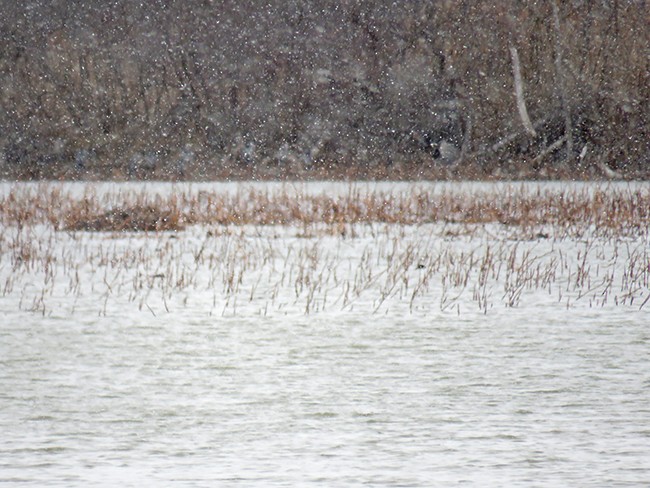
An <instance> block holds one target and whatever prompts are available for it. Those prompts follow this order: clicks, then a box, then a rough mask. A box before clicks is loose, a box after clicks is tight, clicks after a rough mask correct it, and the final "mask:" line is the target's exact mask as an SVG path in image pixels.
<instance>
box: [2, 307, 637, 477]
mask: <svg viewBox="0 0 650 488" xmlns="http://www.w3.org/2000/svg"><path fill="white" fill-rule="evenodd" d="M649 340H650V332H649V331H648V328H647V315H646V314H640V313H630V311H629V310H627V311H626V310H625V309H622V310H620V312H619V311H616V310H614V311H610V312H608V313H606V314H603V313H597V312H594V311H593V310H570V311H567V312H566V313H565V314H564V315H563V314H547V315H544V314H541V313H533V314H531V313H530V312H526V310H523V309H522V310H517V309H506V310H498V311H495V312H494V313H491V314H488V315H487V316H482V315H475V316H468V317H463V316H461V317H460V318H458V317H454V315H453V314H449V315H440V316H437V317H431V318H425V317H422V316H420V317H417V316H405V317H402V318H400V317H395V316H393V317H385V318H383V319H375V318H373V319H372V320H368V319H367V318H366V317H364V316H362V315H359V316H356V315H355V314H353V313H347V314H340V315H338V316H337V315H327V316H326V315H320V316H319V315H315V316H309V317H301V316H295V317H293V318H291V317H289V318H281V317H275V318H273V317H270V318H268V317H259V318H248V319H246V318H237V317H219V318H205V317H202V318H194V317H192V316H191V315H189V316H183V314H168V315H164V316H159V317H156V318H152V317H147V316H146V315H145V314H144V313H142V314H133V315H132V316H131V318H130V319H128V318H124V319H120V320H119V321H118V320H115V319H111V318H109V317H100V318H97V317H91V318H87V319H86V318H79V317H77V318H74V319H56V318H52V317H49V318H48V317H45V318H43V317H39V316H36V315H34V314H27V313H19V312H15V313H11V314H8V315H7V318H6V320H5V321H4V325H3V326H2V328H1V329H0V357H1V358H2V359H0V379H1V383H2V385H3V388H2V392H1V393H0V430H1V431H2V438H1V440H0V483H4V484H8V485H14V484H15V485H20V486H45V485H47V486H67V487H69V486H91V485H92V486H115V485H118V484H119V485H121V486H143V485H150V486H168V485H173V486H314V485H318V486H360V485H370V486H457V485H470V486H641V485H643V484H644V483H647V482H648V481H649V480H650V462H649V461H650V427H648V426H650V404H649V403H648V395H647V391H648V389H649V387H650V356H649V354H648V352H649V349H648V341H649Z"/></svg>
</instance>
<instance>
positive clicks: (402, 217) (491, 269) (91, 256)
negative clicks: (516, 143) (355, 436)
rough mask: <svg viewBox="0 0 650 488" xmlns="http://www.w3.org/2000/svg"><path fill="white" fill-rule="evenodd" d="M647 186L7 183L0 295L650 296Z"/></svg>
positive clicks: (61, 298) (512, 300) (255, 304)
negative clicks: (336, 189) (179, 188)
mask: <svg viewBox="0 0 650 488" xmlns="http://www.w3.org/2000/svg"><path fill="white" fill-rule="evenodd" d="M649 200H650V196H649V195H648V192H647V191H636V190H635V191H632V190H626V191H624V192H617V191H613V190H609V191H600V190H593V191H591V192H587V191H584V192H577V191H573V192H572V191H561V192H541V191H537V192H526V191H516V190H509V191H508V192H505V193H502V194H497V193H490V192H484V193H478V192H477V193H476V194H470V195H468V194H461V193H453V192H428V191H425V190H421V189H413V190H412V191H408V192H403V193H382V192H376V191H371V192H362V191H360V190H355V189H350V190H349V191H348V192H347V193H344V194H342V195H339V196H336V195H326V194H318V195H310V194H301V193H295V194H292V193H290V192H288V191H286V190H280V191H276V192H270V191H260V190H253V189H247V190H239V191H237V192H235V193H230V194H226V193H223V194H219V193H216V192H205V191H201V192H194V193H192V192H189V191H188V192H177V193H175V194H172V195H167V196H161V195H152V194H150V193H146V192H144V191H141V192H140V191H138V192H124V191H114V192H108V193H105V194H102V195H98V194H96V193H93V192H91V191H86V192H85V193H83V194H81V195H77V196H75V195H73V194H72V193H69V192H64V191H62V190H61V189H60V188H55V187H53V188H50V187H48V186H46V185H44V186H42V187H39V188H38V189H37V191H27V190H24V189H23V190H21V189H14V190H12V191H10V192H8V193H7V194H5V195H4V196H2V197H1V198H0V228H1V229H2V232H1V233H0V250H1V252H0V297H1V298H2V299H3V300H4V301H5V302H7V300H10V301H11V300H12V299H13V303H14V304H15V306H17V308H19V309H21V310H31V311H34V312H39V313H42V314H51V313H63V312H62V311H63V310H65V311H67V312H68V313H74V312H75V311H77V310H79V309H83V310H84V313H86V312H87V311H88V310H89V309H92V310H94V311H95V312H96V313H99V314H100V315H106V314H109V313H111V312H115V311H118V310H119V311H122V310H128V309H129V307H133V306H135V307H136V308H137V309H139V310H144V311H145V312H147V313H149V312H150V313H152V314H154V315H155V314H159V313H165V312H168V311H171V310H178V309H184V308H188V309H195V308H199V309H201V310H203V311H205V312H206V313H208V314H210V315H232V314H235V315H237V314H250V313H254V314H259V315H266V314H269V313H290V312H300V313H306V314H310V313H317V312H322V311H343V312H350V311H354V310H356V311H363V312H364V313H367V314H373V313H375V314H377V313H389V311H391V310H398V311H400V313H420V312H427V311H431V310H437V311H439V312H447V313H448V312H453V313H461V311H466V310H467V309H468V307H471V308H474V310H478V311H480V312H482V313H488V312H489V311H490V310H491V309H493V308H494V307H498V306H503V307H507V308H511V307H519V306H522V305H525V304H528V303H531V302H530V300H532V302H533V303H537V302H540V301H541V302H544V303H547V304H550V305H553V304H555V305H554V306H560V307H569V308H570V307H573V306H579V305H580V304H584V305H586V306H589V307H606V306H631V307H633V308H636V309H642V308H644V307H645V306H647V303H648V296H650V295H649V281H650V257H649V248H648V223H649V210H648V209H650V201H649Z"/></svg>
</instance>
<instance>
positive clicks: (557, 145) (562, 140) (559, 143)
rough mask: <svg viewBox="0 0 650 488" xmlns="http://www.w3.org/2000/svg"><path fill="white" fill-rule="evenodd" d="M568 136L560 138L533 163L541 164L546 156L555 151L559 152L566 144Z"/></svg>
mask: <svg viewBox="0 0 650 488" xmlns="http://www.w3.org/2000/svg"><path fill="white" fill-rule="evenodd" d="M566 140H567V139H566V136H563V137H560V138H559V139H558V140H557V141H555V142H554V143H553V144H551V145H550V146H548V147H547V148H546V149H544V150H543V151H541V152H540V153H539V154H538V155H537V156H536V157H535V159H533V163H539V162H540V161H541V160H542V159H544V158H545V157H546V156H548V155H549V154H551V153H552V152H554V151H557V150H558V149H560V148H561V147H562V145H563V144H564V143H565V142H566Z"/></svg>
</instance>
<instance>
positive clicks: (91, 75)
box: [0, 0, 650, 179]
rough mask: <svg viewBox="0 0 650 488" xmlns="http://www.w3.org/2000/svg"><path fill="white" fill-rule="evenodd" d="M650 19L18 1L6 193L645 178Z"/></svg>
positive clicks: (2, 156)
mask: <svg viewBox="0 0 650 488" xmlns="http://www.w3.org/2000/svg"><path fill="white" fill-rule="evenodd" d="M649 53H650V42H649V33H648V12H647V5H646V2H645V1H623V0H619V1H615V0H614V1H610V0H603V1H582V0H570V1H562V2H560V1H556V0H539V1H534V2H533V1H530V2H528V1H527V2H519V1H504V2H489V1H487V0H478V1H474V0H471V1H470V0H458V1H444V0H440V1H430V2H422V1H419V0H418V1H415V0H413V1H403V2H361V1H354V0H343V1H340V0H339V1H330V0H311V1H309V0H302V1H298V0H294V1H290V0H289V1H286V0H283V1H276V0H271V1H267V2H257V1H250V0H244V1H238V2H231V1H210V0H200V1H199V0H186V1H178V2H174V1H165V0H155V1H154V0H151V1H144V2H138V1H127V0H114V1H111V2H105V1H103V0H102V1H100V0H50V1H24V2H10V1H8V0H2V14H1V15H0V77H1V80H2V82H1V86H0V90H1V92H0V93H1V94H0V97H1V101H2V110H1V111H0V170H1V174H2V175H3V176H4V177H8V178H116V179H126V178H219V177H228V176H230V177H236V176H241V177H251V176H265V177H280V176H287V177H303V176H304V177H311V176H314V177H318V176H357V177H368V176H375V177H377V176H382V175H383V176H386V177H427V176H432V177H435V176H439V175H452V176H459V177H463V176H475V177H489V176H503V177H528V178H530V177H553V176H573V177H601V176H607V177H612V176H618V175H621V176H628V177H645V176H647V174H648V169H649V168H648V164H647V163H648V161H649V159H650V149H649V142H648V141H650V133H649V130H648V120H647V117H648V112H649V107H650V104H649V98H650V80H649Z"/></svg>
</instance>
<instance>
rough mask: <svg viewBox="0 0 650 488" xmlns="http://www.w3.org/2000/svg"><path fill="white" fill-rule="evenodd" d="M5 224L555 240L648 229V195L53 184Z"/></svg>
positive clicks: (5, 200)
mask: <svg viewBox="0 0 650 488" xmlns="http://www.w3.org/2000/svg"><path fill="white" fill-rule="evenodd" d="M0 223H2V224H4V225H5V226H20V225H25V224H46V223H48V224H50V225H52V226H53V227H54V228H55V229H58V230H66V231H94V232H97V231H110V232H116V231H117V232H119V231H133V232H138V231H146V232H156V231H180V230H183V229H184V228H185V227H186V226H188V225H193V224H201V225H294V226H295V225H298V226H309V225H314V224H323V223H324V224H328V225H334V226H338V227H340V228H342V226H344V225H346V224H357V223H389V224H402V225H417V224H426V223H454V224H471V225H474V224H491V223H494V224H502V225H505V226H510V227H514V228H519V229H523V230H525V231H526V232H527V233H528V234H529V233H530V229H532V228H540V227H544V226H547V227H549V226H550V227H552V228H554V229H555V231H556V232H555V234H556V235H561V234H563V233H564V234H569V235H577V234H584V233H585V232H587V231H589V232H599V233H607V234H611V235H617V234H620V235H627V234H630V233H644V232H647V228H648V225H649V224H650V192H649V191H648V190H647V189H645V190H631V189H628V190H611V189H609V190H608V189H599V188H596V189H593V190H591V191H586V190H583V191H577V190H563V191H542V190H539V189H538V190H536V191H525V190H522V189H517V188H516V187H513V188H509V189H507V190H506V191H505V192H504V193H498V192H475V193H469V194H468V193H461V192H452V191H444V190H443V191H434V190H428V189H423V188H418V187H414V188H413V189H412V190H410V191H405V192H394V193H393V192H382V191H369V192H368V191H361V190H359V189H355V188H352V187H351V188H350V189H349V191H347V192H346V193H343V194H341V195H334V196H333V195H327V194H323V193H321V194H301V193H292V192H289V191H287V190H286V189H282V190H279V191H275V192H271V191H266V190H259V189H246V188H242V189H239V190H238V191H236V192H234V193H218V192H209V191H199V192H190V191H179V192H175V193H171V194H168V195H160V194H151V193H148V192H146V191H144V190H141V191H116V192H112V193H108V194H104V195H102V196H99V195H97V194H96V193H94V192H93V191H92V190H86V191H85V192H84V193H83V194H82V195H77V196H75V195H73V194H72V193H71V192H69V191H68V192H65V191H63V190H61V188H60V187H57V186H48V185H44V186H42V187H41V188H39V190H38V191H25V190H21V189H20V188H18V189H13V190H11V191H10V192H8V193H7V194H5V195H2V196H0Z"/></svg>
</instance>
